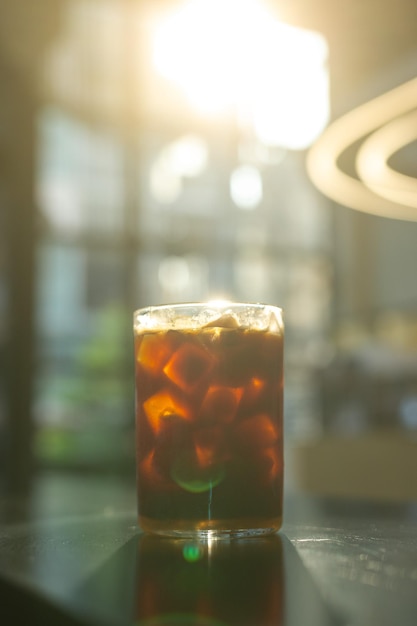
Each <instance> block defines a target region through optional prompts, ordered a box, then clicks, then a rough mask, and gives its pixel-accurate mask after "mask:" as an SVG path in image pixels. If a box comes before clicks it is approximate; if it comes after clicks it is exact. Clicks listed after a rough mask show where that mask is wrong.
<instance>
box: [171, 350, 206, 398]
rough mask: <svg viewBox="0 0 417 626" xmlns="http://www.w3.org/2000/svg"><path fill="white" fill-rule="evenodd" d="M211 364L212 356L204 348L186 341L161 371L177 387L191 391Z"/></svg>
mask: <svg viewBox="0 0 417 626" xmlns="http://www.w3.org/2000/svg"><path fill="white" fill-rule="evenodd" d="M213 364H214V358H213V356H212V355H211V354H209V352H208V351H207V350H206V349H205V348H203V347H202V346H200V345H197V344H195V343H192V342H186V343H183V345H182V346H181V347H180V348H179V349H178V350H177V351H176V352H175V353H174V355H173V356H172V357H171V359H170V360H169V361H168V363H167V364H166V366H165V367H164V370H163V371H164V374H165V375H166V376H167V377H168V378H169V379H170V380H171V381H172V382H173V383H174V384H175V385H177V387H179V388H180V389H182V390H183V391H185V392H187V393H191V392H193V390H194V389H195V388H196V387H198V386H199V383H201V382H202V381H203V380H204V379H205V377H206V376H207V374H208V373H209V372H210V370H211V368H212V366H213Z"/></svg>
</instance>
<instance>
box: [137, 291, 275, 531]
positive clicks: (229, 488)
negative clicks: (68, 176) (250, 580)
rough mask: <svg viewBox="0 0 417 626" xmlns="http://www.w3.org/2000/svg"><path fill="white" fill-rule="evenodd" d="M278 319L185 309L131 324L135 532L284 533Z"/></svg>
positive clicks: (202, 306) (228, 307) (196, 306)
mask: <svg viewBox="0 0 417 626" xmlns="http://www.w3.org/2000/svg"><path fill="white" fill-rule="evenodd" d="M283 338H284V327H283V321H282V311H281V309H279V308H277V307H274V306H270V305H263V304H240V303H231V302H221V303H220V302H213V303H210V302H208V303H192V304H176V305H164V306H155V307H148V308H145V309H140V310H138V311H136V312H135V313H134V339H135V374H136V455H137V457H136V458H137V490H138V513H139V526H140V527H141V528H142V529H143V530H145V531H148V532H153V533H159V534H165V535H174V536H194V537H195V536H209V537H210V536H212V537H221V536H248V535H258V534H270V533H273V532H275V531H277V530H278V529H279V528H280V526H281V523H282V487H283V438H282V434H283V433H282V426H283Z"/></svg>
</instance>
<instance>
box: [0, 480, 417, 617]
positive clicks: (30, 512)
mask: <svg viewBox="0 0 417 626" xmlns="http://www.w3.org/2000/svg"><path fill="white" fill-rule="evenodd" d="M0 515H1V523H0V602H1V606H2V608H1V615H2V619H1V623H2V624H5V625H6V624H7V625H9V624H10V625H15V624H16V625H19V626H20V625H22V626H26V624H27V625H29V624H30V625H31V626H33V625H38V624H39V625H41V624H42V626H48V625H49V624H51V625H53V626H61V625H63V626H67V625H68V626H71V625H72V626H76V625H79V626H83V625H84V626H89V625H90V626H93V625H96V626H101V625H103V626H113V625H114V626H125V625H130V626H171V625H172V626H173V625H181V626H189V625H192V626H194V625H195V626H232V625H233V626H235V625H236V626H245V625H248V626H249V625H250V626H264V625H272V624H273V625H275V626H310V625H312V626H316V625H317V626H319V625H320V626H333V625H334V626H336V625H345V626H356V625H357V626H391V625H392V626H394V625H395V626H397V625H398V626H415V625H416V624H417V503H413V502H407V503H395V504H386V503H374V502H368V501H365V500H361V501H347V500H337V499H322V498H318V497H317V498H316V497H311V496H306V495H303V494H295V493H287V495H286V497H285V517H284V525H283V528H282V530H281V531H280V532H279V533H278V534H276V535H274V536H271V537H264V538H251V539H246V540H245V539H236V540H220V541H216V540H210V539H209V540H207V541H205V542H200V543H199V542H195V541H189V540H179V539H168V538H161V537H153V536H150V535H145V534H143V533H141V532H139V530H138V528H137V525H136V515H135V495H134V487H133V486H132V485H130V484H127V483H126V482H124V481H119V480H116V479H112V480H110V479H109V478H102V479H97V478H92V477H78V478H76V477H68V476H59V475H52V476H49V477H48V476H46V477H44V478H42V479H40V480H39V481H37V486H36V488H35V489H34V490H33V493H31V497H30V498H27V499H16V498H15V499H11V498H2V500H1V504H0Z"/></svg>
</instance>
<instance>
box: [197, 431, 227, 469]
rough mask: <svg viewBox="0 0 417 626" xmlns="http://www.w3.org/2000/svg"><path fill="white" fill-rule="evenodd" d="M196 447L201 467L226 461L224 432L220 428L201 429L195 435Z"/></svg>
mask: <svg viewBox="0 0 417 626" xmlns="http://www.w3.org/2000/svg"><path fill="white" fill-rule="evenodd" d="M194 445H195V455H196V459H197V462H198V464H199V466H200V467H208V466H209V465H213V463H218V462H219V461H224V460H226V449H225V438H224V432H223V429H222V428H221V427H219V426H214V427H210V428H199V429H198V430H197V431H196V433H195V434H194Z"/></svg>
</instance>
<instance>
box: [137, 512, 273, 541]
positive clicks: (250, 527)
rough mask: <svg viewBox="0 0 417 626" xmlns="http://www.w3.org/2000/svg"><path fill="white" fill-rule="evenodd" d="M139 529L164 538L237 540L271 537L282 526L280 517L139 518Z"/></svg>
mask: <svg viewBox="0 0 417 626" xmlns="http://www.w3.org/2000/svg"><path fill="white" fill-rule="evenodd" d="M138 523H139V527H140V528H141V530H143V531H144V532H147V533H152V534H156V535H163V536H165V537H177V538H189V539H195V540H207V539H238V538H240V537H262V536H267V535H273V534H275V533H276V532H278V531H279V529H280V528H281V526H282V517H276V518H272V519H262V520H261V519H248V520H236V519H235V520H217V521H213V520H206V521H199V522H198V521H193V520H187V521H185V520H180V521H174V520H168V521H161V520H154V519H150V518H149V517H144V516H139V519H138Z"/></svg>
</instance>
